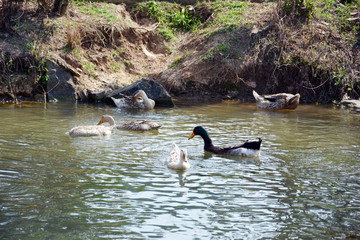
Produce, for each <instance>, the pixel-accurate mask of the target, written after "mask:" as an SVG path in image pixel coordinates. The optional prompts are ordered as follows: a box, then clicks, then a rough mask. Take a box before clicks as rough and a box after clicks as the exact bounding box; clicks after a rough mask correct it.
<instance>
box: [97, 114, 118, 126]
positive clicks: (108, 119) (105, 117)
mask: <svg viewBox="0 0 360 240" xmlns="http://www.w3.org/2000/svg"><path fill="white" fill-rule="evenodd" d="M105 122H108V123H109V124H110V126H113V125H115V120H114V118H113V117H112V116H110V115H102V116H101V119H100V121H99V123H98V124H97V125H101V124H103V123H105Z"/></svg>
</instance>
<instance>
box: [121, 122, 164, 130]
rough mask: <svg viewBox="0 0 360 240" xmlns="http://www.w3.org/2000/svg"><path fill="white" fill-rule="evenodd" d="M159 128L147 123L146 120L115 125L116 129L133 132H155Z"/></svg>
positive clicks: (154, 124) (157, 125) (156, 125)
mask: <svg viewBox="0 0 360 240" xmlns="http://www.w3.org/2000/svg"><path fill="white" fill-rule="evenodd" d="M160 127H161V125H160V124H157V123H155V122H151V121H148V120H146V119H137V120H131V121H128V122H125V123H121V124H118V125H116V128H117V129H127V130H135V131H148V130H157V129H159V128H160Z"/></svg>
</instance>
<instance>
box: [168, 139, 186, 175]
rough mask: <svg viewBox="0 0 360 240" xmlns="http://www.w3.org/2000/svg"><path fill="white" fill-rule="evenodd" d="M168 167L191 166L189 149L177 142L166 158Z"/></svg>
mask: <svg viewBox="0 0 360 240" xmlns="http://www.w3.org/2000/svg"><path fill="white" fill-rule="evenodd" d="M166 165H167V166H168V168H171V169H175V170H186V169H189V168H190V163H189V160H188V158H187V150H186V149H180V148H179V147H178V146H177V145H176V144H175V143H174V144H173V148H172V149H171V151H170V155H169V157H168V158H167V159H166Z"/></svg>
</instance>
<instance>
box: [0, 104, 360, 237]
mask: <svg viewBox="0 0 360 240" xmlns="http://www.w3.org/2000/svg"><path fill="white" fill-rule="evenodd" d="M102 114H111V115H112V116H113V117H114V118H115V120H116V121H117V122H124V121H127V120H132V119H139V118H147V119H149V120H152V121H155V122H158V123H161V124H162V125H163V127H162V128H160V130H159V131H155V132H154V131H152V132H131V131H125V130H116V131H114V132H113V135H111V136H110V137H87V138H71V137H69V136H68V135H67V134H66V132H67V131H69V130H70V129H71V128H72V127H74V126H78V125H89V124H90V125H91V124H96V123H97V122H98V121H99V118H100V116H101V115H102ZM0 116H1V123H2V124H1V128H0V238H1V239H151V238H152V239H171V240H176V239H179V240H184V239H343V238H346V237H351V236H359V235H360V113H357V112H352V111H348V110H342V109H338V108H334V107H331V106H328V107H319V106H299V107H298V109H296V110H295V111H292V112H268V111H261V110H257V109H256V106H255V105H246V104H239V103H222V104H214V105H203V106H193V107H189V106H178V107H176V108H170V109H155V110H154V111H150V112H143V111H137V112H126V111H117V110H115V109H114V108H111V107H108V106H93V105H85V104H78V105H73V104H64V103H53V104H50V105H48V106H47V108H46V109H45V108H44V106H43V105H41V104H29V105H26V104H24V105H23V107H21V108H19V107H9V106H0ZM196 125H202V126H203V127H205V128H206V129H207V130H208V132H209V133H210V136H211V137H212V139H213V142H214V144H216V145H226V144H229V143H233V142H241V141H245V140H247V139H249V140H256V139H257V138H259V137H261V138H262V139H263V145H262V152H261V157H260V158H258V159H246V158H244V159H241V158H228V157H224V156H217V155H212V154H209V153H204V150H203V141H202V139H201V138H200V137H199V136H196V137H195V138H193V139H191V140H188V137H189V136H190V134H191V132H192V129H193V128H194V127H195V126H196ZM172 143H176V144H177V145H178V146H180V147H183V148H187V150H188V155H189V160H190V163H191V168H190V169H189V170H187V171H186V172H185V173H182V172H176V171H172V170H169V169H167V167H166V166H165V165H164V160H165V159H166V157H167V156H168V153H169V152H170V149H171V146H172Z"/></svg>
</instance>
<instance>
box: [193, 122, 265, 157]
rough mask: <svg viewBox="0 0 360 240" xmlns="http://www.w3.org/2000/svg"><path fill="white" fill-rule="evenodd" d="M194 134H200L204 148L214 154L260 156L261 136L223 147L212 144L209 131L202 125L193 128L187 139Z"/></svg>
mask: <svg viewBox="0 0 360 240" xmlns="http://www.w3.org/2000/svg"><path fill="white" fill-rule="evenodd" d="M195 135H200V136H201V137H202V139H203V140H204V150H205V151H208V152H212V153H216V154H223V155H230V156H241V157H258V156H260V146H261V142H262V140H261V138H259V141H254V142H248V141H246V142H244V143H235V144H231V145H228V146H224V147H217V146H214V145H213V143H212V140H211V138H210V136H209V133H208V132H207V131H206V130H205V128H203V127H202V126H197V127H195V128H194V130H193V132H192V134H191V136H190V137H189V139H192V138H193V137H194V136H195Z"/></svg>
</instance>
